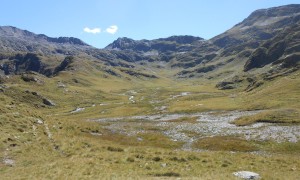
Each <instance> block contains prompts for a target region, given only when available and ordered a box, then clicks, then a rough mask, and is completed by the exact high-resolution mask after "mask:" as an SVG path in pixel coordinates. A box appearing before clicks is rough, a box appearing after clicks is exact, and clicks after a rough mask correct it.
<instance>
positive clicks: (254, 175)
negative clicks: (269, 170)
mask: <svg viewBox="0 0 300 180" xmlns="http://www.w3.org/2000/svg"><path fill="white" fill-rule="evenodd" d="M233 175H235V176H236V177H239V178H241V179H247V180H248V179H249V180H250V179H260V176H259V174H257V173H255V172H251V171H238V172H234V173H233Z"/></svg>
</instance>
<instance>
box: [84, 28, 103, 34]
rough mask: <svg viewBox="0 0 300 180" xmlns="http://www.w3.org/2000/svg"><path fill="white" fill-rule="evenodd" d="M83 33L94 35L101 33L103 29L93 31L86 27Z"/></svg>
mask: <svg viewBox="0 0 300 180" xmlns="http://www.w3.org/2000/svg"><path fill="white" fill-rule="evenodd" d="M83 31H84V32H86V33H92V34H97V33H101V29H100V28H93V29H91V28H88V27H85V28H84V29H83Z"/></svg>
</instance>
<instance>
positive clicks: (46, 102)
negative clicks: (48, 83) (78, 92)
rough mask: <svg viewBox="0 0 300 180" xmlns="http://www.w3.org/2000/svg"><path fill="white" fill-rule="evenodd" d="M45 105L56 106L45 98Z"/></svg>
mask: <svg viewBox="0 0 300 180" xmlns="http://www.w3.org/2000/svg"><path fill="white" fill-rule="evenodd" d="M43 103H44V104H45V105H47V106H55V103H53V102H52V101H51V100H49V99H46V98H43Z"/></svg>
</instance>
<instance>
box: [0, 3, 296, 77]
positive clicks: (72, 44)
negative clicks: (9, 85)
mask: <svg viewBox="0 0 300 180" xmlns="http://www.w3.org/2000/svg"><path fill="white" fill-rule="evenodd" d="M299 24H300V5H287V6H281V7H275V8H270V9H262V10H257V11H255V12H253V13H252V14H251V15H250V16H249V17H247V18H246V19H245V20H244V21H242V22H241V23H239V24H237V25H235V26H234V27H233V28H231V29H229V30H228V31H226V32H224V33H223V34H220V35H218V36H216V37H214V38H212V39H210V40H204V39H203V38H200V37H193V36H171V37H168V38H160V39H155V40H138V41H136V40H133V39H130V38H119V39H117V40H116V41H114V42H113V43H111V44H109V45H108V46H107V47H106V48H104V49H96V48H93V47H91V46H89V45H87V44H86V43H84V42H83V41H81V40H79V39H77V38H67V37H59V38H50V37H47V36H45V35H36V34H34V33H31V32H29V31H26V30H20V29H18V28H15V27H9V26H4V27H1V28H0V47H1V50H0V51H1V52H0V53H1V56H0V58H1V59H2V60H1V69H2V74H11V73H20V72H25V71H36V72H39V73H42V74H45V75H47V76H51V75H53V74H55V72H54V71H55V68H56V69H57V66H59V64H60V62H62V61H63V59H64V58H65V57H66V56H77V57H80V58H78V59H81V60H84V59H85V60H94V61H98V62H100V63H102V64H103V65H104V66H106V67H108V68H110V67H117V68H125V69H126V68H127V69H126V70H124V71H131V73H129V74H131V75H132V74H135V73H133V71H144V72H145V68H146V69H148V72H147V73H149V74H153V71H159V68H161V67H164V68H167V69H169V70H170V71H172V72H173V73H171V74H170V76H169V77H168V78H190V77H204V78H215V77H219V76H222V77H224V79H226V78H225V77H228V78H230V77H232V76H234V75H238V76H244V74H245V72H247V73H248V74H249V73H250V74H251V72H252V71H253V73H254V74H255V75H257V74H268V76H276V74H282V73H284V72H285V71H287V70H290V69H293V70H291V71H295V70H297V69H299V58H298V56H299V55H298V53H299V48H298V46H299V33H300V32H299ZM28 53H31V54H28ZM59 61H60V62H59ZM267 65H268V66H272V70H271V71H270V69H269V68H264V67H265V66H267ZM22 67H24V68H22ZM128 69H130V70H128ZM149 69H152V70H151V71H149ZM174 69H176V70H175V71H174ZM109 71H110V72H112V71H114V70H109ZM253 73H252V74H253ZM112 74H116V73H112Z"/></svg>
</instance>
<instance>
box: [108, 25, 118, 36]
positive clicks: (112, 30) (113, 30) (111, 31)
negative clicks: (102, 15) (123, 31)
mask: <svg viewBox="0 0 300 180" xmlns="http://www.w3.org/2000/svg"><path fill="white" fill-rule="evenodd" d="M117 31H118V26H116V25H113V26H109V27H108V28H106V32H107V33H109V34H115V33H116V32H117Z"/></svg>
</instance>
